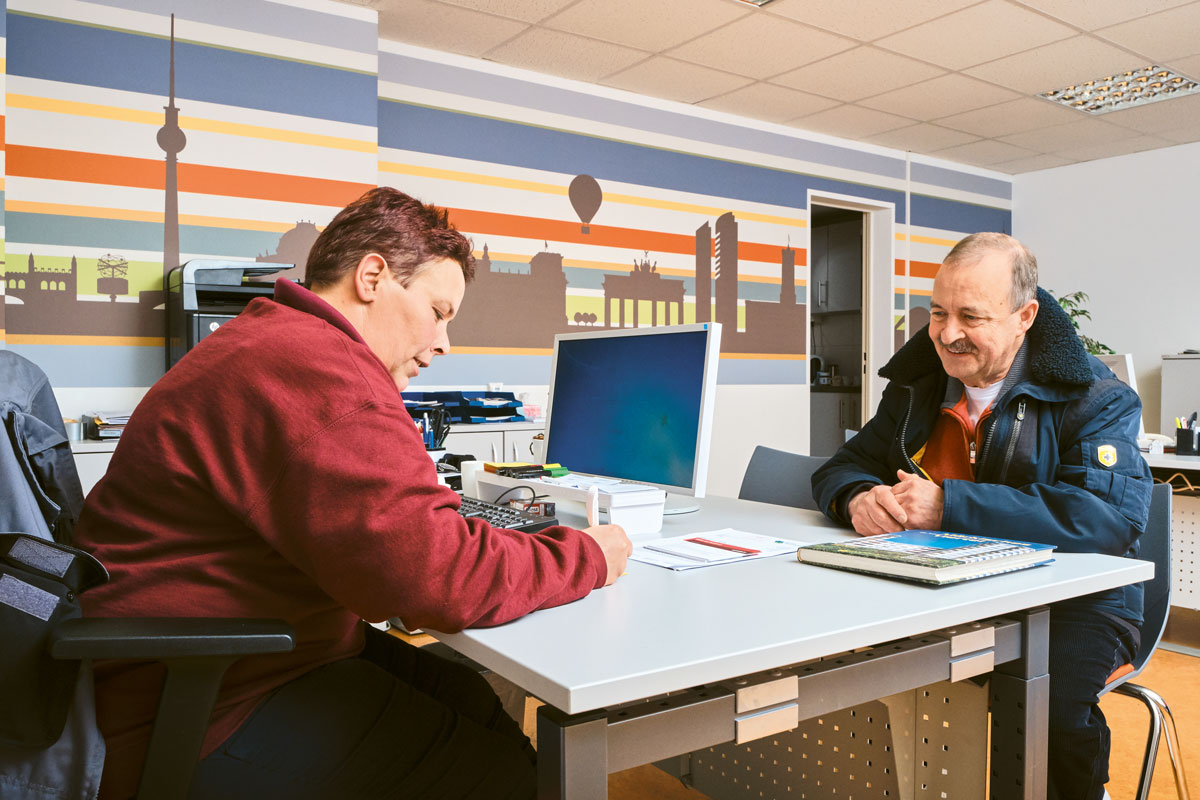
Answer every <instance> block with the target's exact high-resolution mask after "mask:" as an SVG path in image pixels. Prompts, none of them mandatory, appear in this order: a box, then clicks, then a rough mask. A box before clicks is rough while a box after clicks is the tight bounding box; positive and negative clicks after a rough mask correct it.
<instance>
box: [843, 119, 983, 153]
mask: <svg viewBox="0 0 1200 800" xmlns="http://www.w3.org/2000/svg"><path fill="white" fill-rule="evenodd" d="M978 138H979V137H978V136H974V135H972V134H970V133H963V132H962V131H954V130H950V129H949V128H943V127H941V126H940V125H930V124H929V123H927V122H922V123H919V124H917V125H909V126H908V127H907V128H897V129H896V130H894V131H887V132H886V133H881V134H879V135H877V136H870V137H868V138H867V141H868V142H871V143H872V144H878V145H883V146H884V147H894V148H896V149H897V150H912V151H913V152H916V153H932V152H933V151H934V150H942V149H944V148H947V147H953V146H955V145H959V144H966V143H967V142H973V141H975V140H977V139H978Z"/></svg>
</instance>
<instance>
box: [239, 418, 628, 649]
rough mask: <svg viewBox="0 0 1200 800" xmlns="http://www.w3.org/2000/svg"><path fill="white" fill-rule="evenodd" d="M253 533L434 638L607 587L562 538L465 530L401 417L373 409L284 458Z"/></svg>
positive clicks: (471, 525)
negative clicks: (437, 632)
mask: <svg viewBox="0 0 1200 800" xmlns="http://www.w3.org/2000/svg"><path fill="white" fill-rule="evenodd" d="M272 477H273V479H272V480H271V482H270V484H269V485H266V486H264V487H262V491H263V494H262V496H261V498H260V499H258V500H257V501H256V502H255V503H254V505H253V506H252V508H251V510H250V524H251V525H252V526H253V527H254V528H255V529H256V530H258V531H259V532H260V534H261V535H262V536H263V537H264V538H265V539H266V540H267V541H268V542H270V544H271V545H272V546H273V547H274V548H275V549H277V550H278V551H279V552H280V553H282V554H283V555H284V557H285V558H287V559H288V560H289V561H290V562H291V563H292V564H294V565H295V566H296V567H297V568H299V569H300V570H302V571H303V572H305V573H306V574H308V575H309V576H311V577H312V579H313V580H314V581H315V582H316V583H317V584H318V585H319V586H320V587H321V588H322V589H323V590H324V591H325V592H327V593H328V594H329V595H330V597H332V598H333V599H334V600H336V601H337V602H338V603H341V604H342V605H344V606H345V607H346V608H348V609H350V610H351V611H353V612H354V613H356V614H359V615H360V616H362V617H363V618H364V619H367V620H373V621H377V620H382V619H387V618H388V617H392V616H399V617H402V618H403V619H404V621H405V623H406V624H408V625H413V626H418V627H422V628H433V629H435V630H440V631H447V632H451V631H458V630H461V629H463V628H466V627H471V626H488V625H499V624H501V623H504V622H508V621H510V620H513V619H516V618H517V617H520V616H523V615H525V614H528V613H529V612H531V611H534V610H536V609H539V608H548V607H551V606H556V605H562V604H563V603H569V602H571V601H572V600H577V599H579V598H580V597H583V596H584V595H586V594H587V593H588V592H590V591H591V590H592V589H594V588H599V587H600V586H603V585H604V581H605V578H606V577H607V567H606V563H605V560H604V555H603V552H602V551H601V550H600V547H599V545H597V544H596V542H595V540H594V539H592V537H590V536H588V535H587V534H585V533H583V532H581V531H577V530H574V529H572V528H566V527H553V528H547V529H545V530H543V531H541V532H539V533H536V534H527V533H519V532H516V531H509V530H503V529H499V528H492V527H490V526H489V525H487V523H485V522H483V521H481V520H476V519H473V520H469V521H468V520H465V519H463V518H462V517H461V516H460V515H459V514H458V512H457V508H458V506H459V501H458V497H457V495H455V493H454V492H452V491H451V490H449V489H447V488H446V487H444V486H440V485H438V483H437V478H436V471H435V469H434V467H433V463H432V462H431V461H430V459H429V457H428V456H427V455H426V453H425V450H424V447H423V445H422V444H421V441H420V437H419V436H418V435H417V433H416V430H415V428H414V426H413V425H412V423H411V420H410V419H409V416H408V413H407V412H406V411H405V410H404V409H403V408H402V407H400V408H397V407H393V406H391V405H390V404H381V403H378V402H377V401H376V402H369V403H367V404H366V405H364V406H363V407H361V408H360V409H358V410H357V411H355V412H353V413H351V414H348V415H346V416H343V417H341V418H339V419H337V420H336V421H334V422H333V423H331V424H330V425H328V426H327V427H326V428H324V429H323V430H321V431H320V432H318V433H317V434H315V435H313V436H312V437H310V438H308V439H307V440H306V441H305V442H303V443H302V444H300V445H299V446H298V447H297V448H296V449H295V450H294V451H293V452H292V453H290V454H289V456H288V457H287V459H286V461H285V462H284V463H283V465H282V467H281V469H280V471H279V472H278V473H277V475H275V476H272Z"/></svg>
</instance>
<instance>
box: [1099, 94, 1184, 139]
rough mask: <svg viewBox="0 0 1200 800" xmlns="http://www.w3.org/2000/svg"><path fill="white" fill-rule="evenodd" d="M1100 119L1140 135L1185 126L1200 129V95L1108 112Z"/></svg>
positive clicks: (1174, 98)
mask: <svg viewBox="0 0 1200 800" xmlns="http://www.w3.org/2000/svg"><path fill="white" fill-rule="evenodd" d="M1101 119H1103V120H1104V121H1105V122H1111V123H1112V124H1113V125H1120V126H1121V127H1122V128H1129V129H1130V130H1134V131H1140V132H1142V133H1158V132H1159V131H1168V130H1172V129H1173V128H1181V127H1183V126H1185V125H1195V126H1197V127H1200V94H1189V95H1187V96H1186V97H1173V98H1171V99H1170V100H1159V101H1158V102H1157V103H1150V104H1149V105H1145V106H1137V107H1136V108H1123V109H1121V110H1120V111H1110V112H1109V113H1107V114H1105V115H1104V116H1103V117H1101Z"/></svg>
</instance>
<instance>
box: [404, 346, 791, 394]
mask: <svg viewBox="0 0 1200 800" xmlns="http://www.w3.org/2000/svg"><path fill="white" fill-rule="evenodd" d="M450 346H451V348H452V350H451V352H450V354H449V355H445V356H441V357H439V358H436V359H434V361H433V364H432V365H431V366H430V367H429V369H426V370H424V371H422V372H421V378H420V381H419V382H414V383H412V384H411V385H410V386H409V388H410V389H411V390H412V391H420V390H421V387H422V385H424V386H455V385H463V384H468V385H477V384H481V383H483V382H485V381H503V382H504V383H509V384H514V385H521V384H525V385H534V386H538V385H545V384H548V383H550V361H551V357H550V356H523V355H483V354H476V353H454V352H453V346H454V343H453V342H451V343H450ZM717 383H720V384H757V383H762V384H788V383H804V362H803V361H800V360H795V361H789V360H782V359H767V360H762V361H757V360H754V359H741V358H727V359H721V365H720V367H719V368H718V370H717Z"/></svg>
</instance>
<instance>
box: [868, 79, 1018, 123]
mask: <svg viewBox="0 0 1200 800" xmlns="http://www.w3.org/2000/svg"><path fill="white" fill-rule="evenodd" d="M1019 96H1020V95H1018V94H1016V93H1015V92H1010V91H1009V90H1008V89H1001V88H1000V87H999V86H993V85H991V84H990V83H984V82H983V81H978V80H975V79H974V78H968V77H967V76H965V75H942V76H941V77H939V78H933V79H932V80H928V81H923V82H921V83H914V84H912V85H911V86H905V87H904V88H902V89H897V90H895V91H892V92H887V93H885V94H881V95H879V96H877V97H871V98H868V99H866V100H861V101H859V105H864V106H867V107H869V108H877V109H879V110H880V111H887V112H889V113H892V114H903V115H905V116H909V117H912V118H913V119H917V120H920V121H922V122H928V121H929V120H932V119H937V118H938V117H947V116H949V115H951V114H961V113H963V112H964V111H973V110H974V109H976V108H983V107H984V106H992V105H995V104H996V103H1003V102H1005V101H1007V100H1016V99H1017V98H1018V97H1019Z"/></svg>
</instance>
